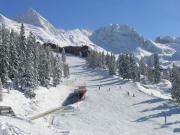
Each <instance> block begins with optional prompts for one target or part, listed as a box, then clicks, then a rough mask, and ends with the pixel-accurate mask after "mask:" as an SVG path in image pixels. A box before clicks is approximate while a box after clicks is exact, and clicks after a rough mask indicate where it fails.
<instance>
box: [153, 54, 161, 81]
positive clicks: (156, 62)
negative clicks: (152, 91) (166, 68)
mask: <svg viewBox="0 0 180 135" xmlns="http://www.w3.org/2000/svg"><path fill="white" fill-rule="evenodd" d="M160 81H161V69H160V63H159V56H158V54H156V53H155V54H154V83H159V82H160Z"/></svg>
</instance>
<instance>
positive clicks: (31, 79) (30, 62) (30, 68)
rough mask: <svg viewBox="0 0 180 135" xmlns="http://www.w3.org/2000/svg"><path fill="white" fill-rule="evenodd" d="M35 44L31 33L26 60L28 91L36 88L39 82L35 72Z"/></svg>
mask: <svg viewBox="0 0 180 135" xmlns="http://www.w3.org/2000/svg"><path fill="white" fill-rule="evenodd" d="M34 44H36V40H35V37H34V36H33V34H32V32H30V33H29V36H28V38H27V50H26V60H25V76H24V80H25V86H26V89H27V90H30V91H31V90H32V89H34V88H35V87H36V84H37V82H36V81H37V80H35V79H36V77H35V74H34V73H35V72H34V59H33V58H34Z"/></svg>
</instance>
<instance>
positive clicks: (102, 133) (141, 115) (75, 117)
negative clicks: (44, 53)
mask: <svg viewBox="0 0 180 135" xmlns="http://www.w3.org/2000/svg"><path fill="white" fill-rule="evenodd" d="M68 60H69V63H70V65H71V74H72V75H71V79H70V80H71V83H68V84H69V85H71V86H77V85H79V84H82V83H86V85H87V88H88V93H87V95H86V98H85V100H84V101H83V102H81V104H80V105H78V106H77V108H79V111H77V110H75V111H74V112H72V113H62V112H59V113H58V112H57V113H54V114H52V115H50V116H48V117H46V119H43V120H42V119H41V120H37V121H35V122H37V123H41V122H42V121H44V120H45V121H51V124H52V126H53V127H54V128H60V129H64V130H67V131H69V132H70V135H118V134H121V135H131V134H139V135H144V134H146V135H152V134H153V135H156V134H157V135H169V134H176V133H180V128H179V124H180V121H178V118H180V115H179V112H180V110H179V108H178V107H176V106H175V105H174V104H173V103H171V102H170V101H168V100H164V99H161V98H158V97H154V96H150V95H147V94H144V93H142V92H140V91H139V88H138V87H137V85H136V84H135V83H133V82H131V81H127V80H122V79H119V78H118V77H117V76H114V77H112V76H109V75H108V73H107V72H106V71H104V70H102V69H95V70H92V69H89V68H88V67H87V65H86V64H85V60H83V59H80V58H78V57H68ZM70 80H69V81H70ZM100 84H101V85H102V87H101V89H100V90H99V88H98V87H99V85H100ZM159 85H160V84H159ZM109 88H110V90H109ZM128 91H129V92H130V96H128V95H127V92H128ZM133 94H135V97H133V96H132V95H133ZM162 95H163V94H162ZM165 113H166V115H167V126H166V127H165V126H164V114H165ZM40 121H41V122H40Z"/></svg>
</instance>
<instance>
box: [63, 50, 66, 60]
mask: <svg viewBox="0 0 180 135" xmlns="http://www.w3.org/2000/svg"><path fill="white" fill-rule="evenodd" d="M62 61H63V62H64V63H65V62H66V52H65V49H64V48H63V49H62Z"/></svg>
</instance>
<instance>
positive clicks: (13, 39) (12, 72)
mask: <svg viewBox="0 0 180 135" xmlns="http://www.w3.org/2000/svg"><path fill="white" fill-rule="evenodd" d="M17 37H18V35H17V34H16V33H15V32H14V30H11V33H10V43H9V44H10V46H9V73H8V74H9V75H8V76H9V78H10V79H11V80H12V81H13V82H14V79H15V76H17V72H18V71H17V69H18V52H17Z"/></svg>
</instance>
